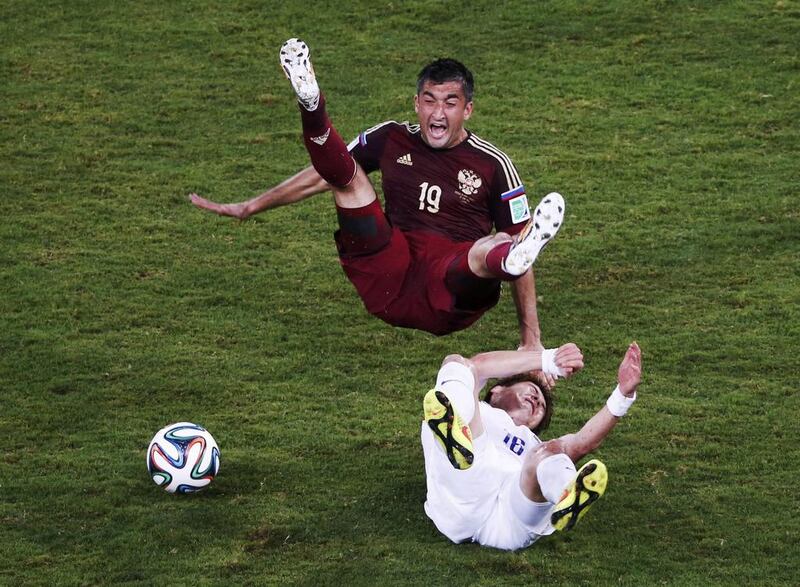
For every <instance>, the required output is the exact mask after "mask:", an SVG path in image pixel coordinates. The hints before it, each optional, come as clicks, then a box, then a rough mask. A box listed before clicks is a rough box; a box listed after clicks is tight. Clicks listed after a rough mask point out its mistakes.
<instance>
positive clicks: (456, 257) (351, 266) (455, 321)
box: [335, 207, 500, 335]
mask: <svg viewBox="0 0 800 587" xmlns="http://www.w3.org/2000/svg"><path fill="white" fill-rule="evenodd" d="M377 210H380V207H377ZM379 213H380V214H382V211H380V212H379ZM340 223H341V216H340ZM335 238H336V243H337V247H338V249H339V259H340V261H341V264H342V268H343V269H344V272H345V274H346V275H347V277H348V279H350V281H351V282H352V283H353V285H354V286H355V288H356V291H358V294H359V296H361V299H362V301H363V302H364V306H365V307H366V309H367V311H368V312H369V313H370V314H373V315H374V316H377V317H378V318H380V319H381V320H383V321H385V322H387V323H389V324H391V325H393V326H401V327H404V328H415V329H417V330H424V331H426V332H430V333H431V334H435V335H443V334H450V333H451V332H455V331H457V330H462V329H464V328H467V327H468V326H470V325H471V324H473V323H474V322H475V321H476V320H478V318H480V317H481V316H482V315H483V314H484V312H486V311H487V310H488V309H490V308H492V307H493V306H494V305H495V304H497V301H498V300H499V298H500V281H499V280H495V279H482V278H480V277H477V276H476V275H474V274H473V273H472V272H471V271H470V270H469V266H468V265H467V253H468V251H469V249H470V247H471V246H472V243H471V242H460V243H457V242H453V241H450V240H448V239H446V238H444V237H442V236H439V235H437V234H433V233H428V232H405V233H404V232H402V231H400V230H398V229H395V228H389V229H388V230H386V231H385V236H384V238H383V239H381V241H382V242H376V240H375V238H374V236H372V237H370V239H369V243H368V246H365V243H363V242H361V243H359V239H358V237H354V236H353V235H352V234H348V235H347V238H346V239H345V238H343V237H342V230H340V231H337V232H336V234H335ZM354 243H356V246H353V245H354ZM354 251H355V252H356V253H355V254H353V252H354Z"/></svg>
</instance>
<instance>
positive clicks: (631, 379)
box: [617, 342, 642, 397]
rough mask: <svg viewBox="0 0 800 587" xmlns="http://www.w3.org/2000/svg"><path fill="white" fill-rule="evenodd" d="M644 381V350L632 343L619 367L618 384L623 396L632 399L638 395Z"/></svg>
mask: <svg viewBox="0 0 800 587" xmlns="http://www.w3.org/2000/svg"><path fill="white" fill-rule="evenodd" d="M641 380H642V350H641V349H640V348H639V345H638V344H636V343H635V342H632V343H631V344H630V346H629V347H628V350H627V352H626V353H625V357H624V358H623V359H622V363H620V365H619V373H618V374H617V383H619V390H620V391H621V392H622V395H624V396H626V397H632V396H633V394H634V393H636V387H637V386H638V385H639V382H640V381H641Z"/></svg>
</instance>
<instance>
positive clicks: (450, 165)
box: [190, 39, 564, 384]
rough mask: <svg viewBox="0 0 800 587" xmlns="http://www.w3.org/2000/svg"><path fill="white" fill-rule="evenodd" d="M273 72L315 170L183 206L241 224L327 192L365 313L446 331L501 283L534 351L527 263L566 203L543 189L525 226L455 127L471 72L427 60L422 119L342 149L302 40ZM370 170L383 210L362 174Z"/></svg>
mask: <svg viewBox="0 0 800 587" xmlns="http://www.w3.org/2000/svg"><path fill="white" fill-rule="evenodd" d="M281 65H282V66H283V68H284V70H285V72H286V74H287V77H288V78H289V80H290V82H291V83H292V86H293V88H294V90H295V93H296V94H297V97H298V102H299V103H300V113H301V119H302V124H303V136H304V143H305V145H306V148H307V149H308V151H309V154H310V156H311V161H312V167H309V168H307V169H304V170H303V171H301V172H300V173H298V174H297V175H295V176H293V177H291V178H289V179H287V180H286V181H284V182H282V183H281V184H279V185H277V186H275V187H274V188H271V189H270V190H267V191H266V192H265V193H263V194H261V195H260V196H258V197H256V198H253V199H252V200H249V201H246V202H241V203H236V204H218V203H215V202H211V201H209V200H206V199H204V198H201V197H200V196H197V195H196V194H192V195H191V196H190V197H191V200H192V202H193V203H194V204H195V205H197V206H198V207H201V208H205V209H208V210H211V211H214V212H217V213H218V214H222V215H227V216H234V217H237V218H240V219H243V218H246V217H248V216H250V215H251V214H255V213H258V212H261V211H263V210H266V209H269V208H273V207H276V206H280V205H284V204H290V203H294V202H297V201H300V200H302V199H305V198H307V197H309V196H311V195H314V194H316V193H320V192H323V191H327V190H333V192H334V196H335V201H336V208H337V215H338V219H339V230H338V231H337V233H336V244H337V248H338V250H339V256H340V260H341V263H342V267H343V268H344V271H345V273H346V274H347V276H348V278H349V279H350V280H351V282H352V283H353V284H354V286H355V287H356V290H357V291H358V293H359V295H360V296H361V298H362V300H363V301H364V305H365V306H366V308H367V310H368V311H369V312H370V313H372V314H374V315H375V316H377V317H379V318H381V319H382V320H384V321H386V322H388V323H389V324H393V325H395V326H403V327H409V328H417V329H420V330H425V331H427V332H431V333H433V334H437V335H442V334H448V333H450V332H454V331H456V330H461V329H463V328H466V327H468V326H469V325H470V324H472V323H474V322H475V321H476V320H477V319H478V318H480V316H481V315H482V314H483V313H484V312H485V311H486V310H488V309H489V308H491V307H493V306H494V305H495V304H496V303H497V301H498V299H499V295H500V282H501V281H511V282H512V288H513V294H514V300H515V303H516V306H517V315H518V318H519V322H520V334H521V348H526V349H530V350H537V349H538V350H541V349H542V348H543V347H542V345H541V342H540V340H539V338H540V333H539V322H538V317H537V312H536V294H535V284H534V279H533V272H532V271H530V270H529V268H530V266H531V265H532V264H533V261H534V260H535V258H536V256H537V255H538V253H539V251H540V250H541V248H542V247H543V246H544V245H545V244H546V243H547V242H548V240H549V239H550V238H552V237H553V236H554V235H555V233H556V231H557V230H558V228H559V226H560V224H561V222H562V219H563V214H564V202H563V199H562V198H561V196H560V195H558V194H555V193H553V194H549V195H548V196H546V197H545V198H544V200H542V202H541V203H540V205H539V206H538V207H537V208H536V211H535V213H534V216H535V218H534V221H533V222H531V221H530V220H531V213H530V210H529V208H528V203H527V198H526V195H525V189H524V186H523V184H522V182H521V181H520V178H519V175H518V173H517V170H516V168H515V167H514V164H513V163H512V162H511V160H510V159H509V158H508V156H506V155H505V154H504V153H503V152H502V151H500V150H499V149H497V148H496V147H494V146H493V145H492V144H491V143H489V142H487V141H485V140H483V139H481V138H479V137H478V136H477V135H475V134H474V133H471V132H470V131H468V130H467V129H465V128H464V123H465V121H466V120H468V119H469V117H470V116H471V114H472V109H473V104H472V93H473V78H472V74H471V73H470V71H469V70H468V69H467V68H466V67H464V66H463V65H462V64H461V63H459V62H458V61H455V60H452V59H439V60H437V61H434V62H432V63H431V64H429V65H427V66H426V67H425V68H424V69H423V70H422V71H421V72H420V75H419V78H418V82H417V94H416V95H415V97H414V108H415V111H416V113H417V118H418V121H419V124H416V125H410V124H408V123H403V124H400V123H396V122H386V123H383V124H380V125H378V126H375V127H373V128H371V129H369V130H367V131H365V132H362V133H361V134H360V135H359V136H358V138H357V139H356V140H354V141H353V142H352V143H351V144H350V145H349V147H348V146H346V145H345V144H344V142H343V141H342V139H341V137H340V136H339V134H338V133H337V132H336V129H335V128H333V126H332V125H331V122H330V119H329V118H328V116H327V113H326V110H325V98H324V96H323V95H322V93H321V92H320V90H319V87H318V85H317V82H316V77H315V74H314V70H313V67H312V66H311V62H310V60H309V51H308V47H307V46H306V45H305V43H303V42H302V41H299V40H297V39H290V40H289V41H287V42H286V43H285V44H284V46H283V47H282V48H281ZM376 170H380V171H381V172H382V188H383V194H384V200H385V213H384V211H383V210H382V209H381V206H380V203H379V202H378V199H377V196H376V193H375V190H374V188H373V187H372V184H371V183H370V182H369V179H368V178H367V174H368V173H371V172H372V171H376ZM493 229H496V230H497V233H495V234H493V235H492V234H491V233H492V230H493ZM515 235H516V236H515ZM523 237H525V238H523ZM546 383H548V384H550V383H552V380H551V379H549V378H548V381H546Z"/></svg>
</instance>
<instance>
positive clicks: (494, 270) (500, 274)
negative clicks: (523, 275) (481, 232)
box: [486, 241, 519, 281]
mask: <svg viewBox="0 0 800 587" xmlns="http://www.w3.org/2000/svg"><path fill="white" fill-rule="evenodd" d="M511 244H512V241H508V242H505V243H500V244H499V245H495V247H494V248H493V249H492V250H491V251H489V253H488V254H487V255H486V266H487V267H488V268H489V271H490V272H491V274H492V275H494V276H495V277H496V278H498V279H502V280H503V281H514V280H516V279H519V275H512V274H511V273H507V272H506V271H505V270H504V269H503V259H505V258H506V256H507V255H508V251H509V250H510V249H511Z"/></svg>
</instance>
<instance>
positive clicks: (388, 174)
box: [349, 121, 530, 242]
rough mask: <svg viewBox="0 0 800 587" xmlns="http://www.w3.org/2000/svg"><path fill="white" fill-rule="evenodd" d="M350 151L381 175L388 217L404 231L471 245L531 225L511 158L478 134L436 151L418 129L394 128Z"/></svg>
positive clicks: (375, 131) (377, 131)
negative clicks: (498, 233) (491, 236)
mask: <svg viewBox="0 0 800 587" xmlns="http://www.w3.org/2000/svg"><path fill="white" fill-rule="evenodd" d="M349 148H350V152H351V153H352V155H353V157H354V158H355V160H356V161H358V163H359V164H360V165H361V167H363V168H364V171H366V172H367V173H370V172H372V171H375V170H377V169H380V171H381V174H382V188H383V198H384V208H385V213H386V216H387V218H388V219H389V221H390V222H391V223H392V225H393V226H395V227H396V228H399V229H400V230H402V231H404V232H417V231H422V232H433V233H436V234H439V235H442V236H445V237H446V238H448V239H449V240H451V241H456V242H468V241H469V242H471V241H475V240H477V239H479V238H481V237H484V236H486V235H488V234H491V232H492V230H493V228H494V229H497V230H498V231H504V232H509V233H511V234H514V233H516V232H518V231H519V230H521V229H522V227H523V226H524V223H525V221H526V220H528V219H529V218H530V209H529V208H528V200H527V197H526V195H525V188H524V186H523V184H522V182H521V181H520V178H519V174H518V173H517V170H516V168H515V167H514V164H513V163H512V162H511V159H509V158H508V156H507V155H506V154H505V153H503V152H502V151H500V150H499V149H497V148H496V147H495V146H493V145H492V144H491V143H488V142H486V141H484V140H483V139H481V138H479V137H478V136H476V135H475V134H472V133H468V137H467V139H466V140H464V141H463V142H461V143H459V144H458V145H457V146H455V147H453V148H451V149H433V148H431V147H429V146H428V145H427V144H426V143H425V142H424V141H423V140H422V137H421V136H420V130H419V125H411V124H409V123H407V122H405V123H402V124H401V123H398V122H394V121H389V122H384V123H383V124H379V125H377V126H375V127H372V128H371V129H369V130H366V131H364V132H362V133H361V134H360V135H359V136H358V138H357V139H356V140H354V141H353V142H352V143H351V144H350V145H349Z"/></svg>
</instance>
